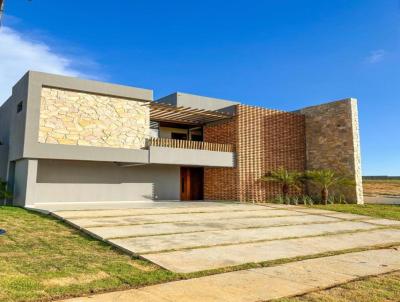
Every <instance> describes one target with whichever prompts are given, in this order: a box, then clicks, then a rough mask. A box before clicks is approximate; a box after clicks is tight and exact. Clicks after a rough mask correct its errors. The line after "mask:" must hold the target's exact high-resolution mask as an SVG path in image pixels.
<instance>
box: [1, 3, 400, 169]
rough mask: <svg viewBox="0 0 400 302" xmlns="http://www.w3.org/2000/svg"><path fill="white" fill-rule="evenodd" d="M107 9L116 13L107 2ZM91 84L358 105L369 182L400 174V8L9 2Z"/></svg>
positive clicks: (15, 18)
mask: <svg viewBox="0 0 400 302" xmlns="http://www.w3.org/2000/svg"><path fill="white" fill-rule="evenodd" d="M107 2H108V4H107ZM6 14H7V15H6V18H5V23H4V24H5V26H8V27H10V28H12V29H13V30H16V31H18V32H19V33H23V34H24V35H25V37H26V36H30V37H32V39H38V40H40V41H41V42H43V43H45V44H46V45H48V46H49V47H50V48H51V50H52V51H54V52H56V53H58V54H62V55H65V56H66V57H69V58H72V59H71V62H70V63H69V64H71V65H72V66H70V67H71V68H74V69H75V70H79V71H80V72H81V73H83V74H87V75H88V77H95V78H99V79H103V80H106V81H111V82H115V83H120V84H126V85H132V86H137V87H144V88H151V89H153V90H154V93H155V97H161V96H164V95H166V94H168V93H171V92H174V91H182V92H188V93H195V94H200V95H206V96H213V97H220V98H226V99H233V100H238V101H242V102H244V103H248V104H253V105H260V106H265V107H270V108H276V109H283V110H294V109H298V108H301V107H305V106H309V105H314V104H318V103H322V102H327V101H330V100H337V99H341V98H345V97H355V98H357V99H358V100H359V111H360V127H361V148H362V160H363V174H364V175H372V174H374V175H376V174H384V175H387V174H388V175H400V129H399V126H400V48H399V41H400V3H399V1H398V0H351V1H350V0H314V1H307V0H302V1H298V0H293V1H285V0H279V1H278V0H276V1H250V0H247V1H241V0H235V1H218V0H214V1H209V0H202V1H190V0H186V1H173V0H171V1H144V0H143V1H128V0H115V1H94V0H93V1H91V0H84V1H70V0H68V1H67V0H57V1H54V0H32V1H31V2H29V1H24V0H6Z"/></svg>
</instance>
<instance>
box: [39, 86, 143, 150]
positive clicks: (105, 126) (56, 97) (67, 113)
mask: <svg viewBox="0 0 400 302" xmlns="http://www.w3.org/2000/svg"><path fill="white" fill-rule="evenodd" d="M143 105H144V103H143V102H140V101H135V100H130V99H123V98H117V97H111V96H103V95H96V94H90V93H84V92H77V91H70V90H64V89H58V88H49V87H43V88H42V95H41V106H40V121H39V123H40V124H39V137H38V141H39V142H40V143H47V144H63V145H81V146H96V147H112V148H128V149H140V148H143V147H144V146H145V140H146V138H147V137H148V131H149V123H150V112H149V108H148V107H147V106H143Z"/></svg>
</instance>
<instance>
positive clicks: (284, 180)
mask: <svg viewBox="0 0 400 302" xmlns="http://www.w3.org/2000/svg"><path fill="white" fill-rule="evenodd" d="M302 179H303V174H302V173H299V172H295V171H288V170H286V169H284V168H279V169H278V170H276V171H271V172H269V173H267V174H266V175H265V176H263V177H261V180H263V181H270V182H275V183H278V184H279V185H280V186H281V191H282V197H283V198H284V199H285V201H287V199H288V195H289V192H290V189H291V188H294V189H296V190H299V189H300V185H301V181H302Z"/></svg>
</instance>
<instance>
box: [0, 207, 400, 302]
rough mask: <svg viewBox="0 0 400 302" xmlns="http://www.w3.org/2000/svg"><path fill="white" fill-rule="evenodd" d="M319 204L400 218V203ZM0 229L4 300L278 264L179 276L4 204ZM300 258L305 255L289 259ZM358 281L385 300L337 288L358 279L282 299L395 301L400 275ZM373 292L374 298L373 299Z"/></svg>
mask: <svg viewBox="0 0 400 302" xmlns="http://www.w3.org/2000/svg"><path fill="white" fill-rule="evenodd" d="M315 207H318V208H324V209H330V210H336V211H341V212H350V213H357V214H363V215H371V216H374V217H383V218H391V219H398V220H400V206H386V205H366V206H357V205H328V206H315ZM0 228H3V229H6V231H7V234H6V235H3V236H0V302H5V301H46V300H52V299H58V298H65V297H70V296H81V295H85V294H90V293H95V292H101V291H111V290H117V289H126V288H132V287H139V286H145V285H149V284H155V283H161V282H167V281H172V280H177V279H183V278H191V277H199V276H201V275H207V274H214V273H221V272H224V271H232V270H236V269H246V268H255V267H262V266H270V265H276V264H277V263H265V264H248V265H244V266H241V267H236V268H225V269H221V270H216V271H209V272H202V273H195V274H188V275H179V274H174V273H172V272H169V271H167V270H164V269H161V268H159V267H157V266H155V265H152V264H151V263H149V262H146V261H143V260H138V259H133V258H132V257H130V256H128V255H125V254H123V253H121V252H118V251H117V250H115V249H113V248H112V247H110V246H109V245H107V244H105V243H102V242H100V241H98V240H95V239H92V238H91V237H89V236H85V235H83V234H82V233H81V232H79V231H77V230H75V229H73V228H71V227H69V226H68V225H66V224H64V223H63V222H61V221H58V220H56V219H54V218H52V217H50V216H47V215H41V214H37V213H34V212H29V211H26V210H24V209H21V208H15V207H0ZM295 260H301V259H291V260H290V259H288V260H287V261H295ZM358 282H361V283H354V284H355V285H354V286H355V289H354V291H355V294H356V293H357V290H358V289H359V288H363V286H366V287H368V288H371V289H372V291H373V294H374V295H375V294H376V295H378V296H379V295H380V296H379V297H380V298H381V300H379V299H378V298H377V299H378V300H356V299H353V300H352V299H350V298H349V300H340V299H339V298H338V297H339V296H338V295H339V294H338V292H339V293H340V292H341V291H346V292H347V291H348V289H347V288H348V287H349V286H353V285H351V284H353V283H349V284H347V285H343V286H340V287H337V288H335V289H332V290H328V291H321V292H319V293H315V294H311V295H307V296H305V297H301V298H298V299H300V300H298V299H295V300H293V299H292V300H290V299H289V300H282V301H291V302H295V301H395V300H390V299H389V298H388V299H386V298H385V299H386V300H385V299H384V297H386V296H385V295H389V294H390V292H391V291H393V290H397V291H398V288H399V286H400V275H399V274H398V273H397V274H389V275H385V276H381V277H379V278H378V279H374V278H372V279H368V280H367V281H358ZM378 285H379V288H380V289H379V290H378V289H377V286H378ZM386 288H387V290H386ZM337 291H338V292H337ZM344 294H345V293H342V294H341V295H344ZM355 294H354V295H355ZM360 294H361V292H360ZM373 294H372V293H371V295H370V296H371V297H374V296H373ZM318 295H319V296H318ZM316 297H317V298H316ZM321 297H323V299H322V298H321ZM349 297H352V296H349ZM336 298H337V299H336ZM301 299H303V300H301ZM304 299H306V300H304ZM343 299H344V298H343Z"/></svg>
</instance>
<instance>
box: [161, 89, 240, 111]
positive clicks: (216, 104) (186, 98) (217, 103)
mask: <svg viewBox="0 0 400 302" xmlns="http://www.w3.org/2000/svg"><path fill="white" fill-rule="evenodd" d="M157 102H162V103H168V104H171V105H174V106H184V107H191V108H197V109H205V110H219V109H222V108H226V107H230V106H233V105H237V104H240V103H239V102H235V101H229V100H223V99H216V98H210V97H206V96H200V95H194V94H188V93H182V92H175V93H173V94H170V95H167V96H165V97H163V98H161V99H158V100H157Z"/></svg>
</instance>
